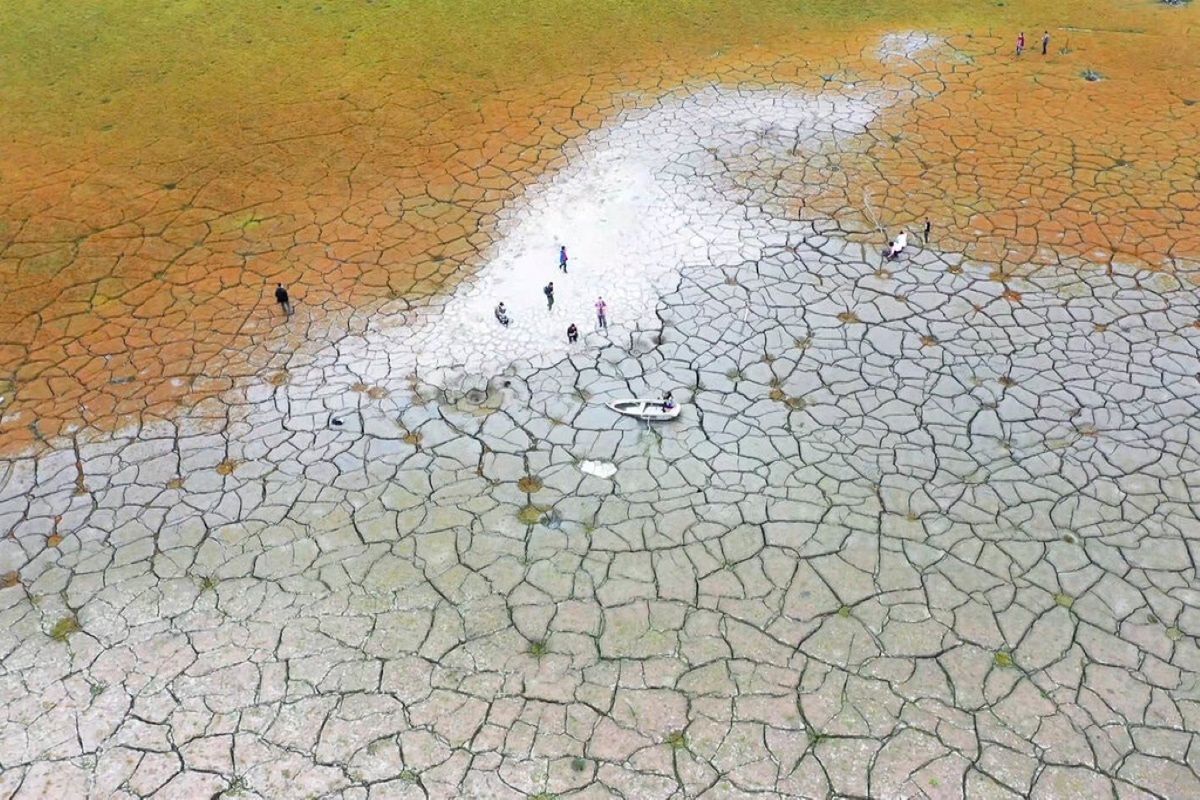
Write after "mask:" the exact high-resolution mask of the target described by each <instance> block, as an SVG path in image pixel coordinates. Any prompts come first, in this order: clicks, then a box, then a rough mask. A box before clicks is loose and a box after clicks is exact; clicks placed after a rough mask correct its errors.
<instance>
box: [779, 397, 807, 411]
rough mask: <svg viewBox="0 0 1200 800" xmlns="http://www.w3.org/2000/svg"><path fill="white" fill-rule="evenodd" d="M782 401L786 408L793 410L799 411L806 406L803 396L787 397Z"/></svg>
mask: <svg viewBox="0 0 1200 800" xmlns="http://www.w3.org/2000/svg"><path fill="white" fill-rule="evenodd" d="M783 402H784V404H785V405H787V407H788V408H790V409H792V410H793V411H801V410H803V409H805V408H807V407H808V401H807V400H805V399H804V398H803V397H789V398H788V399H787V400H784V401H783Z"/></svg>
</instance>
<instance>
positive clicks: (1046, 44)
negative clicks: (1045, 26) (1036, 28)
mask: <svg viewBox="0 0 1200 800" xmlns="http://www.w3.org/2000/svg"><path fill="white" fill-rule="evenodd" d="M1048 52H1050V31H1042V55H1046V53H1048Z"/></svg>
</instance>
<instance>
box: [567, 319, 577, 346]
mask: <svg viewBox="0 0 1200 800" xmlns="http://www.w3.org/2000/svg"><path fill="white" fill-rule="evenodd" d="M577 341H579V328H576V327H575V323H574V322H572V323H571V324H570V326H569V327H568V328H567V344H575V342H577Z"/></svg>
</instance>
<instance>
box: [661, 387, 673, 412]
mask: <svg viewBox="0 0 1200 800" xmlns="http://www.w3.org/2000/svg"><path fill="white" fill-rule="evenodd" d="M662 408H663V411H670V410H671V409H673V408H675V399H674V398H673V397H671V393H670V392H665V393H663V398H662Z"/></svg>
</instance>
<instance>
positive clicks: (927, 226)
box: [925, 218, 933, 244]
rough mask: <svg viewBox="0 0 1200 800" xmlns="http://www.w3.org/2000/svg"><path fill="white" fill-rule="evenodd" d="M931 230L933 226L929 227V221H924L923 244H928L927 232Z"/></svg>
mask: <svg viewBox="0 0 1200 800" xmlns="http://www.w3.org/2000/svg"><path fill="white" fill-rule="evenodd" d="M932 230H933V225H931V224H930V222H929V219H928V218H926V220H925V244H929V232H930V231H932Z"/></svg>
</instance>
